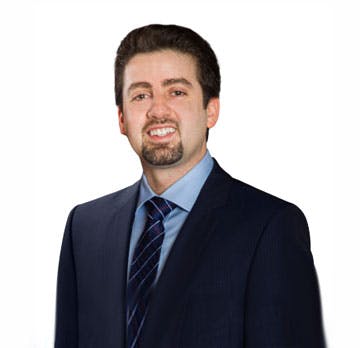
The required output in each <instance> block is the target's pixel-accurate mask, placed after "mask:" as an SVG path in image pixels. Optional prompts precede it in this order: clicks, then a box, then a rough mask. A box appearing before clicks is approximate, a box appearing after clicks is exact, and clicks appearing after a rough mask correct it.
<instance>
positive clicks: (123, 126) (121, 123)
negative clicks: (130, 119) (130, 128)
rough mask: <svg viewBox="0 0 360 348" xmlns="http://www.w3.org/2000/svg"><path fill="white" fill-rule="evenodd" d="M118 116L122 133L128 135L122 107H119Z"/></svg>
mask: <svg viewBox="0 0 360 348" xmlns="http://www.w3.org/2000/svg"><path fill="white" fill-rule="evenodd" d="M118 118H119V127H120V132H121V134H124V135H127V132H126V126H125V120H124V114H123V112H122V111H121V109H120V107H118Z"/></svg>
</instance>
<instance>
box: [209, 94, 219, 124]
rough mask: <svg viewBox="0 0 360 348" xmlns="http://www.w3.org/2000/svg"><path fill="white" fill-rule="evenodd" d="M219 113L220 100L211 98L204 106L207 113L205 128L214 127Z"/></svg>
mask: <svg viewBox="0 0 360 348" xmlns="http://www.w3.org/2000/svg"><path fill="white" fill-rule="evenodd" d="M219 112H220V100H219V98H215V97H214V98H211V99H210V100H209V102H208V105H207V106H206V113H207V128H212V127H214V126H215V124H216V122H217V120H218V118H219Z"/></svg>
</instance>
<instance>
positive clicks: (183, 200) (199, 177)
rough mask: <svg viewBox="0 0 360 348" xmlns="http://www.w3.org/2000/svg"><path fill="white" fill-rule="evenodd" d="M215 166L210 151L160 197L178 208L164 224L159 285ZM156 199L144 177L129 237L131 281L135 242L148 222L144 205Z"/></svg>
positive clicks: (169, 215) (168, 216)
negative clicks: (172, 252)
mask: <svg viewBox="0 0 360 348" xmlns="http://www.w3.org/2000/svg"><path fill="white" fill-rule="evenodd" d="M213 165H214V160H213V159H212V157H211V155H210V153H209V151H206V154H205V155H204V157H203V158H202V159H201V161H200V162H199V163H198V164H196V165H195V166H194V167H193V168H192V169H191V170H190V171H189V172H187V173H186V174H185V175H184V176H183V177H181V178H180V179H179V180H177V181H176V182H175V183H174V184H172V185H171V186H170V187H169V188H168V189H167V190H166V191H164V192H163V193H162V194H161V195H160V197H162V198H164V199H167V200H169V201H171V202H173V203H175V204H176V205H177V207H176V208H175V209H174V210H173V211H171V212H170V213H169V214H168V215H167V216H166V218H165V219H164V221H163V224H164V228H165V235H164V241H163V245H162V247H161V254H160V260H159V268H158V272H157V276H156V279H155V282H157V280H158V278H159V275H160V273H161V271H162V269H163V267H164V264H165V261H166V259H167V256H168V254H169V251H170V249H171V247H172V245H173V244H174V242H175V239H176V237H177V235H178V234H179V232H180V229H181V227H182V225H183V224H184V222H185V220H186V218H187V216H188V215H189V213H190V211H191V209H192V207H193V205H194V204H195V201H196V199H197V197H198V195H199V193H200V190H201V188H202V187H203V185H204V183H205V181H206V179H207V178H208V176H209V174H210V172H211V170H212V168H213ZM154 196H157V195H156V193H154V191H153V190H152V189H151V187H150V186H149V184H148V182H147V179H146V176H145V175H144V174H143V175H142V178H141V184H140V192H139V200H138V203H137V208H136V211H135V217H134V223H133V227H132V233H131V237H130V249H129V259H128V279H129V273H130V265H131V260H132V259H133V254H134V250H135V246H136V243H137V241H138V239H139V238H140V236H141V234H142V232H143V230H144V227H145V223H146V216H147V214H146V208H145V206H144V203H145V202H146V201H147V200H149V199H150V198H152V197H154Z"/></svg>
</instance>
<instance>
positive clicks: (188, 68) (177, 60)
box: [124, 50, 197, 88]
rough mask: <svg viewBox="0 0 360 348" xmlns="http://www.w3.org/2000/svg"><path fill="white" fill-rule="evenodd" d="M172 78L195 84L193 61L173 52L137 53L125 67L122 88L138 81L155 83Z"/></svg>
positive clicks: (194, 64)
mask: <svg viewBox="0 0 360 348" xmlns="http://www.w3.org/2000/svg"><path fill="white" fill-rule="evenodd" d="M172 78H186V79H188V80H189V81H191V82H192V83H196V81H197V77H196V61H195V59H194V58H193V57H192V56H191V55H189V54H184V53H180V52H177V51H174V50H163V51H156V52H150V53H138V54H136V55H135V56H134V57H132V58H131V59H130V61H129V62H128V63H127V64H126V66H125V70H124V87H125V88H126V87H127V86H129V85H130V84H131V83H134V82H139V81H147V82H150V83H156V82H161V81H163V80H165V79H172Z"/></svg>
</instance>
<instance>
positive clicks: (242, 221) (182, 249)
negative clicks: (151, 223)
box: [55, 25, 325, 348]
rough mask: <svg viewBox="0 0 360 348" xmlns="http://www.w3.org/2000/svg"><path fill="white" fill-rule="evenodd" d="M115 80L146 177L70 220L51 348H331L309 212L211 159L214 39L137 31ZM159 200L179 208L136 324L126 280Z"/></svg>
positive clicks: (183, 32) (124, 127) (126, 128)
mask: <svg viewBox="0 0 360 348" xmlns="http://www.w3.org/2000/svg"><path fill="white" fill-rule="evenodd" d="M115 74H116V75H115V93H116V102H117V105H118V116H119V125H120V130H121V133H122V134H124V135H126V136H127V138H128V140H129V142H130V144H131V146H132V147H133V149H134V151H135V152H136V154H137V155H138V156H139V159H140V162H141V165H142V168H143V177H142V179H141V180H140V181H138V182H136V183H135V184H134V185H132V186H130V187H128V188H126V189H123V190H120V191H117V192H115V193H113V194H110V195H107V196H104V197H101V198H98V199H96V200H93V201H91V202H87V203H84V204H81V205H78V206H77V207H75V208H74V209H73V210H72V211H71V213H70V215H69V218H68V221H67V224H66V228H65V233H64V239H63V243H62V248H61V255H60V262H59V273H58V287H57V312H56V333H55V347H57V348H62V347H64V348H65V347H66V348H72V347H81V348H90V347H99V348H100V347H101V348H107V347H109V348H110V347H117V348H125V347H126V348H136V347H140V348H145V347H146V348H153V347H154V348H155V347H156V348H192V347H194V348H195V347H197V348H201V347H207V348H211V347H214V348H215V347H216V348H219V347H226V348H231V347H237V348H270V347H271V348H284V347H287V348H290V347H292V348H300V347H301V348H302V347H304V348H305V347H306V348H312V347H314V348H315V347H317V348H321V347H324V346H325V343H324V337H323V330H322V323H321V306H320V298H319V289H318V283H317V278H316V272H315V267H314V263H313V258H312V254H311V250H310V238H309V231H308V226H307V223H306V219H305V217H304V215H303V214H302V212H301V211H300V210H299V208H297V207H296V206H295V205H293V204H291V203H289V202H286V201H284V200H282V199H280V198H277V197H274V196H272V195H270V194H267V193H265V192H262V191H260V190H258V189H256V188H254V187H252V186H250V185H247V184H245V183H243V182H241V181H238V180H236V179H234V178H232V177H231V176H230V175H229V174H227V173H226V172H225V171H224V170H222V169H221V167H220V166H219V165H218V163H217V162H216V161H215V160H214V159H212V158H211V156H210V155H209V153H208V152H207V146H206V141H207V136H208V130H209V129H210V128H212V127H213V126H214V125H215V124H216V122H217V119H218V115H219V90H220V73H219V68H218V65H217V61H216V56H215V54H214V53H213V51H212V50H211V48H210V46H209V45H208V43H207V42H206V41H205V40H203V39H202V38H201V37H200V36H199V35H197V34H196V33H194V32H193V31H191V30H189V29H187V28H182V27H178V26H162V25H151V26H147V27H143V28H138V29H136V30H134V31H132V32H131V33H129V34H128V36H127V37H126V38H125V39H124V40H123V42H122V43H121V45H120V47H119V50H118V53H117V59H116V63H115ZM154 196H156V197H158V198H159V199H166V200H167V201H166V202H167V203H166V204H170V203H171V204H175V208H174V209H173V210H172V211H171V212H170V214H169V215H167V216H166V217H164V219H163V220H161V222H159V221H157V222H156V223H158V222H159V225H161V227H162V228H163V230H161V231H163V232H161V233H160V235H165V236H163V237H162V238H164V240H163V242H162V246H160V249H161V250H160V251H159V250H158V249H157V250H156V251H159V253H160V256H159V260H158V262H157V264H156V267H157V269H156V268H155V272H157V273H156V277H155V278H154V282H153V284H152V286H151V287H149V289H151V292H150V293H151V296H150V297H146V298H147V300H146V302H144V301H143V299H142V298H141V295H139V294H141V292H137V293H136V296H137V297H138V298H139V302H137V303H136V302H134V303H135V304H136V305H135V307H131V310H133V309H134V311H133V312H131V313H138V312H139V313H140V314H141V313H142V312H144V313H145V314H144V315H143V317H141V323H140V325H139V323H138V322H135V324H134V321H135V320H134V318H135V317H134V316H132V315H131V316H129V295H134V294H133V293H132V290H131V289H132V288H131V287H129V284H128V283H129V282H130V279H129V273H130V269H131V267H132V265H133V264H134V262H135V263H136V262H137V260H138V258H137V256H136V255H135V254H136V252H138V251H139V250H138V249H137V248H138V245H139V244H140V241H141V240H142V238H143V236H145V237H146V233H148V234H149V233H150V232H151V227H150V228H147V227H146V228H145V226H147V225H146V224H145V223H146V221H147V219H149V218H151V216H150V217H149V216H147V215H151V214H149V211H146V209H145V207H144V205H145V203H146V202H147V201H149V199H151V198H153V197H154ZM169 206H170V205H169ZM160 213H161V211H160ZM149 231H150V232H149ZM156 238H158V237H156ZM142 252H143V251H142ZM134 259H136V260H135V261H134ZM146 262H148V260H147V261H146ZM140 270H141V269H140ZM146 276H148V275H146ZM144 280H145V279H144ZM141 283H142V282H141ZM141 283H140V284H141ZM139 288H140V285H139ZM148 293H149V292H146V294H148ZM136 296H135V297H136ZM138 303H140V304H141V305H139V307H137V305H138ZM145 304H146V305H145ZM141 306H143V307H144V308H140V307H141ZM139 308H140V309H139ZM137 311H138V312H137ZM140 314H139V315H140ZM136 320H137V318H136ZM139 320H140V319H139ZM131 325H135V327H136V331H135V335H133V333H134V331H131V330H133V329H132V328H131ZM129 328H130V329H129ZM129 330H130V331H129ZM129 332H131V335H129Z"/></svg>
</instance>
